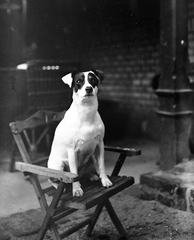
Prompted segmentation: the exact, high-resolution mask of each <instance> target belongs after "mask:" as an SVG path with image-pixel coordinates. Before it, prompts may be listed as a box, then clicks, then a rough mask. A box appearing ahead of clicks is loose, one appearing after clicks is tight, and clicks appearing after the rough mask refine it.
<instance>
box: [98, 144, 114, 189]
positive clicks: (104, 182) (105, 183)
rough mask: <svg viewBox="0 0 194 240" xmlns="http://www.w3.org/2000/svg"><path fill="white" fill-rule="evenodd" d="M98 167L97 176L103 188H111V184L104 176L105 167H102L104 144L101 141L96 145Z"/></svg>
mask: <svg viewBox="0 0 194 240" xmlns="http://www.w3.org/2000/svg"><path fill="white" fill-rule="evenodd" d="M97 155H98V156H97V158H98V166H99V174H100V178H101V182H102V186H103V187H110V186H112V182H111V181H110V180H109V178H108V177H107V175H106V172H105V165H104V143H103V141H102V140H101V141H100V142H99V145H98V153H97Z"/></svg>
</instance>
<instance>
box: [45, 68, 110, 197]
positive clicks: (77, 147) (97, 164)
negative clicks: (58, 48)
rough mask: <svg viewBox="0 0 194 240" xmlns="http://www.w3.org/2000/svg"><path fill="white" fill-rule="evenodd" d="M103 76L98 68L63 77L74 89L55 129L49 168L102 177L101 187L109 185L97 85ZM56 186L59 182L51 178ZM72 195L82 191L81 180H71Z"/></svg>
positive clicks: (95, 177)
mask: <svg viewBox="0 0 194 240" xmlns="http://www.w3.org/2000/svg"><path fill="white" fill-rule="evenodd" d="M103 79H104V73H103V72H102V71H100V70H89V71H86V72H73V73H69V74H67V75H65V76H64V77H63V78H62V80H63V82H64V83H66V84H68V85H69V87H70V88H72V89H73V95H72V98H73V101H72V104H71V105H70V108H69V109H68V110H67V111H66V113H65V115H64V118H63V119H62V120H61V122H60V123H59V125H58V126H57V128H56V130H55V135H54V139H53V143H52V146H51V152H50V156H49V159H48V167H49V168H51V169H56V170H64V171H70V172H71V173H75V174H77V175H79V176H87V177H89V179H90V180H98V179H99V178H100V179H101V183H102V185H103V186H104V187H110V186H112V182H111V181H110V180H109V178H108V177H107V175H106V172H105V163H104V142H103V138H104V134H105V127H104V124H103V122H102V119H101V117H100V114H99V112H98V98H97V93H98V86H99V84H100V83H102V81H103ZM51 184H52V185H53V186H54V187H55V188H57V186H58V184H57V183H56V182H54V181H53V180H51ZM72 194H73V196H76V197H81V196H82V195H83V194H84V193H83V190H82V188H81V184H80V182H79V181H78V182H74V183H73V187H72Z"/></svg>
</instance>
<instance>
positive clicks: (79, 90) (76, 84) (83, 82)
mask: <svg viewBox="0 0 194 240" xmlns="http://www.w3.org/2000/svg"><path fill="white" fill-rule="evenodd" d="M103 79H104V73H103V72H102V71H100V70H93V69H92V70H90V71H86V72H73V73H69V74H67V75H65V76H64V77H63V78H62V80H63V82H64V83H66V84H68V85H69V87H71V88H73V91H74V93H75V94H76V95H78V96H79V97H81V98H85V99H87V98H91V97H93V96H96V95H97V92H98V85H99V83H101V82H102V80H103Z"/></svg>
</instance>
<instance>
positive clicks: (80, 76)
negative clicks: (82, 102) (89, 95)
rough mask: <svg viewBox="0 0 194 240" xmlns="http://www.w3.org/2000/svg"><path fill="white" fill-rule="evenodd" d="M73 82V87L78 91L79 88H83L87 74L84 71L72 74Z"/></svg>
mask: <svg viewBox="0 0 194 240" xmlns="http://www.w3.org/2000/svg"><path fill="white" fill-rule="evenodd" d="M72 78H73V83H72V87H73V88H74V91H75V92H77V91H78V90H79V89H81V88H82V87H83V85H84V83H85V75H84V73H82V72H81V73H74V74H72Z"/></svg>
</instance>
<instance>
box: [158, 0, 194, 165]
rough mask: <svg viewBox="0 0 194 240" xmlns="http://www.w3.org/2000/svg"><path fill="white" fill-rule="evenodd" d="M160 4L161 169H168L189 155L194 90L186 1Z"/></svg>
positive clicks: (169, 1)
mask: <svg viewBox="0 0 194 240" xmlns="http://www.w3.org/2000/svg"><path fill="white" fill-rule="evenodd" d="M160 2H161V16H160V17H161V34H160V46H161V77H160V81H159V89H158V90H156V93H157V95H158V97H159V108H158V110H157V113H158V114H159V117H160V130H161V133H160V136H161V138H160V153H161V154H160V155H161V157H160V168H161V170H167V169H171V168H173V167H174V166H175V165H176V164H177V163H180V162H182V161H183V158H185V157H187V156H188V154H189V146H188V139H189V130H190V126H191V116H192V107H191V104H192V95H193V91H192V90H191V89H190V86H189V79H188V65H189V60H188V17H187V15H188V9H187V5H188V3H187V0H185V1H183V0H162V1H160Z"/></svg>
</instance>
